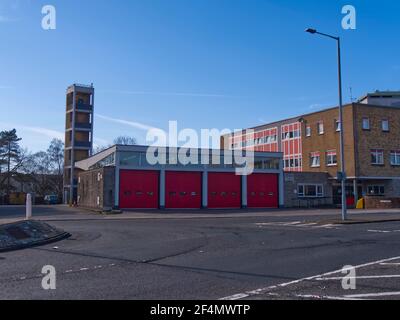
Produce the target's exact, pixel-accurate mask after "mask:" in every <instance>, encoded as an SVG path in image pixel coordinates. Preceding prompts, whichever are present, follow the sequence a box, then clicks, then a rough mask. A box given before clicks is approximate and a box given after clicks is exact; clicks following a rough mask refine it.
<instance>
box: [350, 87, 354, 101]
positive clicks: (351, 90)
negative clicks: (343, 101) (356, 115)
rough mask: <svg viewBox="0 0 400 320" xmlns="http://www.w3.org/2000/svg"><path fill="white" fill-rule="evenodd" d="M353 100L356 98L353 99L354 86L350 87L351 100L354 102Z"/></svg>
mask: <svg viewBox="0 0 400 320" xmlns="http://www.w3.org/2000/svg"><path fill="white" fill-rule="evenodd" d="M353 101H354V99H353V88H352V87H350V102H353Z"/></svg>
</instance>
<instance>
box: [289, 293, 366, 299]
mask: <svg viewBox="0 0 400 320" xmlns="http://www.w3.org/2000/svg"><path fill="white" fill-rule="evenodd" d="M296 297H298V298H304V299H325V300H357V301H358V300H362V299H359V298H358V299H357V298H350V297H335V296H317V295H313V294H298V295H296Z"/></svg>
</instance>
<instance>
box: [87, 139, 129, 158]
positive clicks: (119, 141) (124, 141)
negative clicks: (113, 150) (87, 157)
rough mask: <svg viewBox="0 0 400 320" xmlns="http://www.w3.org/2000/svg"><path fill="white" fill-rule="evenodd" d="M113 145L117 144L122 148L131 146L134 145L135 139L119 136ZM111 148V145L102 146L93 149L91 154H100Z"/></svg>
mask: <svg viewBox="0 0 400 320" xmlns="http://www.w3.org/2000/svg"><path fill="white" fill-rule="evenodd" d="M113 143H114V144H119V145H123V146H132V145H136V144H137V141H136V138H134V137H129V136H119V137H117V138H115V139H114V141H113ZM110 147H112V145H111V144H109V145H103V146H97V147H96V148H94V149H93V154H96V153H99V152H102V151H104V150H106V149H108V148H110Z"/></svg>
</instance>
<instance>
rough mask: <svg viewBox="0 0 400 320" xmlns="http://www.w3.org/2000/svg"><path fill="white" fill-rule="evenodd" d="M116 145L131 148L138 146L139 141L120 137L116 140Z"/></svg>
mask: <svg viewBox="0 0 400 320" xmlns="http://www.w3.org/2000/svg"><path fill="white" fill-rule="evenodd" d="M114 144H120V145H124V146H131V145H135V144H137V141H136V139H135V138H133V137H128V136H119V137H117V138H115V139H114Z"/></svg>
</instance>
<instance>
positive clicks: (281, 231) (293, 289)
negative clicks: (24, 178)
mask: <svg viewBox="0 0 400 320" xmlns="http://www.w3.org/2000/svg"><path fill="white" fill-rule="evenodd" d="M21 212H22V213H23V209H21V208H14V207H13V208H0V223H1V222H2V221H3V222H4V221H6V219H10V218H15V217H19V216H20V215H21ZM35 214H36V216H40V219H43V220H46V221H51V222H50V223H51V224H52V225H54V226H56V227H58V228H62V229H64V230H66V231H68V232H70V233H71V234H72V237H71V238H70V239H67V240H63V241H61V242H58V243H55V244H51V245H46V246H43V247H37V248H31V249H26V250H21V251H15V252H8V253H0V265H1V268H0V299H223V298H225V299H230V300H232V299H234V300H237V299H399V298H400V222H386V223H372V224H353V225H331V224H329V223H321V221H325V220H326V219H327V216H329V215H330V214H339V212H334V211H332V212H330V211H329V212H328V211H327V212H324V211H313V212H307V211H297V212H293V211H291V212H286V214H285V213H284V212H279V213H278V212H267V213H257V214H249V216H246V215H245V214H243V213H242V214H240V215H227V214H225V213H221V214H220V215H219V216H218V217H216V216H215V215H212V214H210V215H209V216H207V215H206V216H204V215H203V216H201V217H200V216H196V214H192V215H188V216H181V215H179V214H176V215H173V216H172V217H171V215H169V216H168V217H165V218H163V217H162V216H161V215H159V214H158V215H151V214H147V215H144V216H143V217H142V216H140V215H138V214H134V213H132V214H128V215H125V214H124V215H121V216H115V217H101V216H98V215H95V214H91V213H87V212H80V211H79V210H73V211H71V210H70V209H67V208H64V207H39V208H37V209H36V211H35ZM160 216H161V217H160ZM138 217H140V218H138ZM45 265H52V266H54V267H55V269H56V290H44V289H43V288H42V278H43V276H44V275H43V274H41V271H42V268H43V266H45ZM349 265H351V266H355V267H357V268H356V269H355V272H356V276H357V278H356V288H354V290H352V289H350V290H344V289H343V288H342V277H343V276H344V274H342V273H341V269H342V268H343V267H344V266H349Z"/></svg>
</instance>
